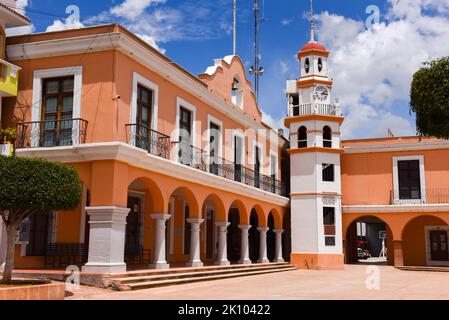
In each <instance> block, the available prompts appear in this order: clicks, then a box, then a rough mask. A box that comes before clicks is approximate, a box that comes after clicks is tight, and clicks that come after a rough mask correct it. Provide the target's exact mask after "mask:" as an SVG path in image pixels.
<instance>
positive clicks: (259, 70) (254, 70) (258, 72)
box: [249, 0, 264, 101]
mask: <svg viewBox="0 0 449 320" xmlns="http://www.w3.org/2000/svg"><path fill="white" fill-rule="evenodd" d="M253 10H254V65H252V66H251V67H250V68H249V73H250V74H252V75H254V91H255V93H256V98H257V101H259V78H260V77H261V76H262V75H263V73H264V69H263V67H262V66H260V54H259V25H260V22H261V19H260V18H259V11H260V8H259V0H254V8H253Z"/></svg>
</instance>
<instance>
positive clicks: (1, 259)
mask: <svg viewBox="0 0 449 320" xmlns="http://www.w3.org/2000/svg"><path fill="white" fill-rule="evenodd" d="M7 241H8V238H7V234H6V227H5V224H4V223H3V219H2V218H1V217H0V272H2V271H3V270H4V269H5V262H6V245H7Z"/></svg>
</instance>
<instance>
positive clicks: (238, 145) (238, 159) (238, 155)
mask: <svg viewBox="0 0 449 320" xmlns="http://www.w3.org/2000/svg"><path fill="white" fill-rule="evenodd" d="M242 158H243V138H242V137H239V136H234V163H235V170H234V180H235V181H238V182H242V167H243V163H242V162H243V161H242Z"/></svg>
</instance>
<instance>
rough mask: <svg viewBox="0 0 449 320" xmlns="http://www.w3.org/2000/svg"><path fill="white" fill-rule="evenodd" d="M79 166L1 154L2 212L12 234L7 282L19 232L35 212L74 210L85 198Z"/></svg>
mask: <svg viewBox="0 0 449 320" xmlns="http://www.w3.org/2000/svg"><path fill="white" fill-rule="evenodd" d="M81 191H82V184H81V181H80V178H79V176H78V173H77V171H76V169H75V168H73V167H68V166H65V165H63V164H60V163H54V162H49V161H47V160H42V159H26V158H17V157H3V156H0V214H1V218H2V219H3V222H4V224H5V226H6V232H7V237H8V244H7V257H6V264H5V270H4V272H3V282H6V283H11V279H12V270H13V267H14V244H15V241H14V240H15V234H16V231H17V229H18V228H19V226H20V223H21V222H22V220H24V219H26V218H27V217H29V216H31V215H32V214H45V212H51V211H58V210H72V209H74V208H76V207H77V205H78V204H79V203H80V201H81Z"/></svg>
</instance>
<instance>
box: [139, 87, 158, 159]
mask: <svg viewBox="0 0 449 320" xmlns="http://www.w3.org/2000/svg"><path fill="white" fill-rule="evenodd" d="M136 111H137V115H136V146H137V147H139V148H143V149H146V150H150V149H149V148H148V147H150V145H151V144H153V145H152V147H156V146H157V141H154V140H155V139H157V137H152V131H151V124H152V120H153V92H152V91H151V90H148V89H147V88H145V87H143V86H141V85H138V86H137V110H136ZM152 142H154V143H152Z"/></svg>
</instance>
